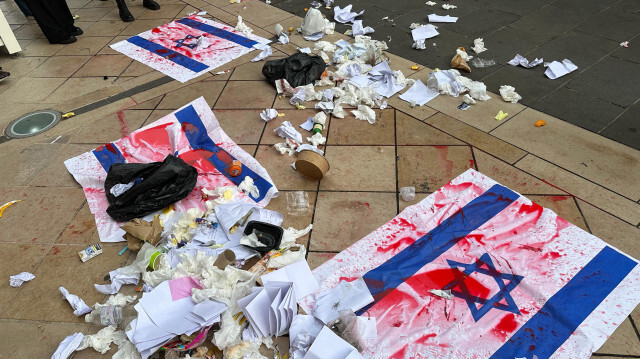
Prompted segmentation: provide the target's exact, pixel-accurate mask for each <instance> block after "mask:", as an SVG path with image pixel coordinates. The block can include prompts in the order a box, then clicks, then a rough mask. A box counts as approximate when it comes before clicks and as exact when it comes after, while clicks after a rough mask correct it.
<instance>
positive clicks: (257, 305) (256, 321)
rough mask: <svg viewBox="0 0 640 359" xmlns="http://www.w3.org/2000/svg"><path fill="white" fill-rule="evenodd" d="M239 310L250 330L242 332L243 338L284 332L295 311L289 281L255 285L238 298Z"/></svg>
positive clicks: (293, 297) (291, 286)
mask: <svg viewBox="0 0 640 359" xmlns="http://www.w3.org/2000/svg"><path fill="white" fill-rule="evenodd" d="M238 306H239V307H240V310H241V311H242V313H243V314H244V316H245V317H246V318H247V320H248V321H249V324H250V328H251V330H250V331H248V332H246V333H243V339H245V340H246V339H250V338H251V337H252V336H253V335H254V334H253V333H255V335H256V336H258V337H270V336H277V335H282V334H284V333H285V332H286V331H287V330H289V327H290V325H291V322H292V321H293V318H294V316H295V315H296V313H297V309H298V306H297V304H296V300H295V294H294V289H293V285H292V283H291V282H278V281H272V282H269V283H265V285H264V287H255V288H253V290H252V293H251V294H249V295H248V296H246V297H244V298H241V299H239V300H238Z"/></svg>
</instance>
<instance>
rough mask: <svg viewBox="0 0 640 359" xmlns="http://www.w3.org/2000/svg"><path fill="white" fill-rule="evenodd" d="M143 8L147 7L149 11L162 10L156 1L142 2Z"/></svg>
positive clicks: (143, 0)
mask: <svg viewBox="0 0 640 359" xmlns="http://www.w3.org/2000/svg"><path fill="white" fill-rule="evenodd" d="M142 6H144V7H146V8H147V9H149V10H159V9H160V4H158V3H157V2H155V1H154V0H142Z"/></svg>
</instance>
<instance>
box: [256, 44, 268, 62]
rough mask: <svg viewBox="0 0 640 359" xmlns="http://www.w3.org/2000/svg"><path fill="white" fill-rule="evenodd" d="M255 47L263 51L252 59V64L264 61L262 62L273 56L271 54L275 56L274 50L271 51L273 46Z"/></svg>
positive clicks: (259, 45) (261, 45)
mask: <svg viewBox="0 0 640 359" xmlns="http://www.w3.org/2000/svg"><path fill="white" fill-rule="evenodd" d="M253 47H255V48H256V49H259V50H262V51H261V52H260V53H259V54H258V56H256V57H254V58H253V59H251V62H258V61H262V60H264V59H266V58H267V57H269V56H271V54H273V50H272V49H271V46H269V45H264V44H256V45H254V46H253Z"/></svg>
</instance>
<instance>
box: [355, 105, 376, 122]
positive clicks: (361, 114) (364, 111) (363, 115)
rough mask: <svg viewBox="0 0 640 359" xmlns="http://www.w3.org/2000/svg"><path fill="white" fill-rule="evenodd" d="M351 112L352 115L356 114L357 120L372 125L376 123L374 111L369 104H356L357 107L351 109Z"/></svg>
mask: <svg viewBox="0 0 640 359" xmlns="http://www.w3.org/2000/svg"><path fill="white" fill-rule="evenodd" d="M351 113H353V115H354V116H356V119H358V120H364V121H367V122H369V123H370V124H372V125H373V124H374V123H376V112H375V111H374V110H373V109H371V107H369V106H365V105H358V109H357V110H355V111H351Z"/></svg>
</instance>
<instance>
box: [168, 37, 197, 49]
mask: <svg viewBox="0 0 640 359" xmlns="http://www.w3.org/2000/svg"><path fill="white" fill-rule="evenodd" d="M197 38H198V37H196V36H193V35H187V36H185V37H184V38H182V39H180V40H173V42H175V43H177V45H176V47H180V46H186V47H188V48H190V49H193V48H195V47H196V46H198V44H197V43H193V44H185V43H184V42H185V41H187V40H190V39H197Z"/></svg>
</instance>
